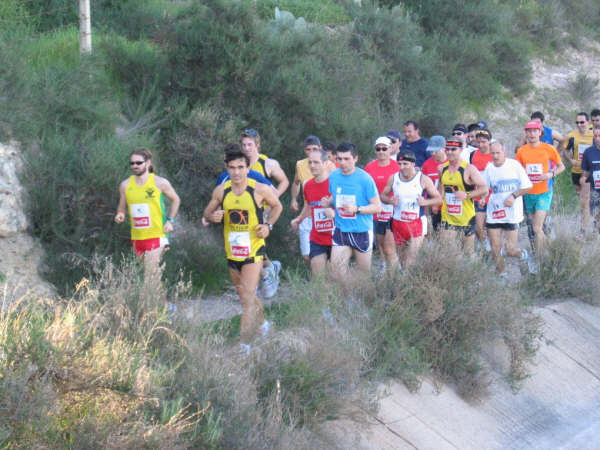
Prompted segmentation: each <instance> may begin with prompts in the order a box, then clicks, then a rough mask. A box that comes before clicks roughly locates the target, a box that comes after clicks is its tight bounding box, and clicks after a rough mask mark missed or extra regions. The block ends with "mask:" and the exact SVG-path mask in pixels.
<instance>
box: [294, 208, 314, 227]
mask: <svg viewBox="0 0 600 450" xmlns="http://www.w3.org/2000/svg"><path fill="white" fill-rule="evenodd" d="M307 217H310V205H309V204H308V203H306V202H304V206H303V207H302V211H300V214H299V215H298V216H297V217H295V218H293V219H292V222H291V224H292V227H294V228H298V225H300V222H302V221H303V220H304V219H306V218H307Z"/></svg>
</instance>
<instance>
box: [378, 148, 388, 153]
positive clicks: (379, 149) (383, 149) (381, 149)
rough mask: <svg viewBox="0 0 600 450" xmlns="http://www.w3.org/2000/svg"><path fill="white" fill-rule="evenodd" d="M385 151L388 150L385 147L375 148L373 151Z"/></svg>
mask: <svg viewBox="0 0 600 450" xmlns="http://www.w3.org/2000/svg"><path fill="white" fill-rule="evenodd" d="M387 150H388V148H387V147H375V151H376V152H385V151H387Z"/></svg>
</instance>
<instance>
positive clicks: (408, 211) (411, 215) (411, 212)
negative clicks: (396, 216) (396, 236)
mask: <svg viewBox="0 0 600 450" xmlns="http://www.w3.org/2000/svg"><path fill="white" fill-rule="evenodd" d="M461 205H462V202H461ZM418 218H419V204H418V203H417V202H415V201H414V200H405V201H402V203H400V220H401V221H402V222H412V221H413V220H416V219H418Z"/></svg>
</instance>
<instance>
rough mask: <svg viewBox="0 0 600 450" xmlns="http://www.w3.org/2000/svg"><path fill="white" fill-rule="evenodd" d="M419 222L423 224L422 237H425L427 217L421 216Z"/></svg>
mask: <svg viewBox="0 0 600 450" xmlns="http://www.w3.org/2000/svg"><path fill="white" fill-rule="evenodd" d="M421 222H423V236H427V216H426V215H425V214H423V215H422V216H421Z"/></svg>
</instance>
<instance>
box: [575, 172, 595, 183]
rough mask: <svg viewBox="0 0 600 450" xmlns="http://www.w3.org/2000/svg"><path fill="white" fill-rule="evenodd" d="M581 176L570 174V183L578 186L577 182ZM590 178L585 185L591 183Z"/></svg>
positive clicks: (579, 174)
mask: <svg viewBox="0 0 600 450" xmlns="http://www.w3.org/2000/svg"><path fill="white" fill-rule="evenodd" d="M581 175H583V174H582V173H573V172H571V181H572V182H573V185H574V186H579V180H580V179H581ZM590 178H591V177H588V179H587V180H586V183H591V181H590Z"/></svg>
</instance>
